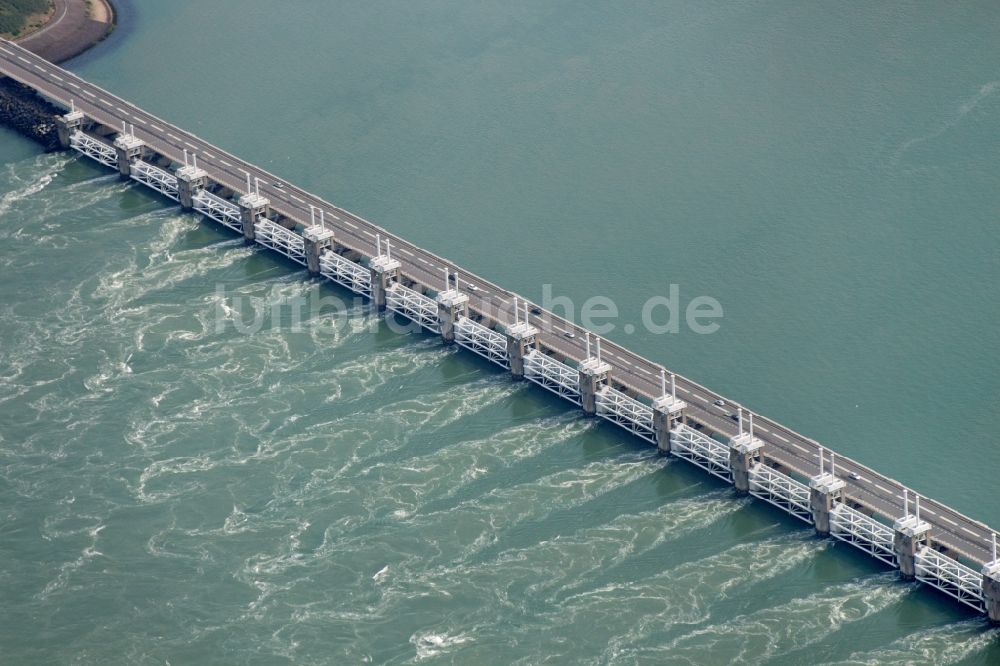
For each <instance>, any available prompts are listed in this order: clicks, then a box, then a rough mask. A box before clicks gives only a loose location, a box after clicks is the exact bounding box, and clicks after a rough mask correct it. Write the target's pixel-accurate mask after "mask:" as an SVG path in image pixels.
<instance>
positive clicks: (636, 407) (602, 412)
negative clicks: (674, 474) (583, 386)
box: [595, 386, 656, 444]
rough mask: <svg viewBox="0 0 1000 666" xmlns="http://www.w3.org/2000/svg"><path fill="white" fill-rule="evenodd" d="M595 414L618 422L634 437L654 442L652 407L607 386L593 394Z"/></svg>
mask: <svg viewBox="0 0 1000 666" xmlns="http://www.w3.org/2000/svg"><path fill="white" fill-rule="evenodd" d="M595 402H596V404H597V415H598V416H600V417H601V418H605V419H607V420H608V421H611V422H612V423H615V424H618V425H620V426H621V427H623V428H625V429H626V430H628V431H629V432H630V433H632V434H633V435H635V436H636V437H641V438H642V439H644V440H646V441H647V442H652V443H653V444H656V432H655V431H654V430H653V409H652V408H651V407H649V406H648V405H644V404H643V403H641V402H639V401H638V400H636V399H634V398H630V397H629V396H627V395H625V394H624V393H622V392H621V391H618V390H616V389H613V388H611V387H610V386H607V387H605V388H603V389H602V390H601V391H599V392H598V393H597V395H596V396H595Z"/></svg>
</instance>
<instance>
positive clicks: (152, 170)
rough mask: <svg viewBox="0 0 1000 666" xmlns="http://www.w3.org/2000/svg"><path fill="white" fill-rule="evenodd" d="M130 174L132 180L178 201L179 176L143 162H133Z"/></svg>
mask: <svg viewBox="0 0 1000 666" xmlns="http://www.w3.org/2000/svg"><path fill="white" fill-rule="evenodd" d="M129 172H130V174H131V178H132V180H134V181H136V182H139V183H142V184H143V185H145V186H146V187H149V188H152V189H154V190H156V191H157V192H159V193H160V194H162V195H163V196H165V197H167V198H168V199H173V200H174V201H177V176H175V175H174V174H172V173H170V172H169V171H164V170H163V169H161V168H159V167H157V166H153V165H152V164H150V163H148V162H143V161H142V160H136V161H135V162H132V164H131V165H130V166H129Z"/></svg>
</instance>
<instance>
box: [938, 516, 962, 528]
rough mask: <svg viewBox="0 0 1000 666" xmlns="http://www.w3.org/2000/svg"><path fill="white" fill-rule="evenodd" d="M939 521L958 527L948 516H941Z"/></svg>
mask: <svg viewBox="0 0 1000 666" xmlns="http://www.w3.org/2000/svg"><path fill="white" fill-rule="evenodd" d="M941 520H943V521H945V522H946V523H948V524H950V525H954V526H955V527H958V523H956V522H955V521H954V520H952V519H951V518H949V517H948V516H941Z"/></svg>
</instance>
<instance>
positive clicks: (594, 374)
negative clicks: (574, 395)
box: [578, 358, 611, 416]
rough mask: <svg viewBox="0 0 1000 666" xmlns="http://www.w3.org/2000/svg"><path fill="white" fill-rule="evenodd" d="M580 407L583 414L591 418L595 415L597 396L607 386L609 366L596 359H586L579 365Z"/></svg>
mask: <svg viewBox="0 0 1000 666" xmlns="http://www.w3.org/2000/svg"><path fill="white" fill-rule="evenodd" d="M578 372H579V376H580V380H579V381H580V407H582V408H583V413H584V414H588V415H590V416H593V415H594V414H596V413H597V394H598V393H600V392H601V389H602V388H604V385H605V384H607V381H608V375H609V374H610V373H611V366H610V365H608V364H607V363H605V362H604V361H601V360H600V359H597V358H588V359H587V360H586V361H584V362H583V363H581V364H580V367H579V370H578Z"/></svg>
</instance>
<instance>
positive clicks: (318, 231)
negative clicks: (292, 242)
mask: <svg viewBox="0 0 1000 666" xmlns="http://www.w3.org/2000/svg"><path fill="white" fill-rule="evenodd" d="M302 241H303V246H304V247H305V251H306V269H307V270H308V271H309V275H312V276H316V275H319V258H320V257H321V256H322V255H323V252H325V251H326V250H328V249H330V248H331V247H333V231H331V230H330V229H327V228H326V227H324V226H321V225H319V224H314V225H313V226H311V227H309V228H307V229H306V230H305V231H303V232H302Z"/></svg>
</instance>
